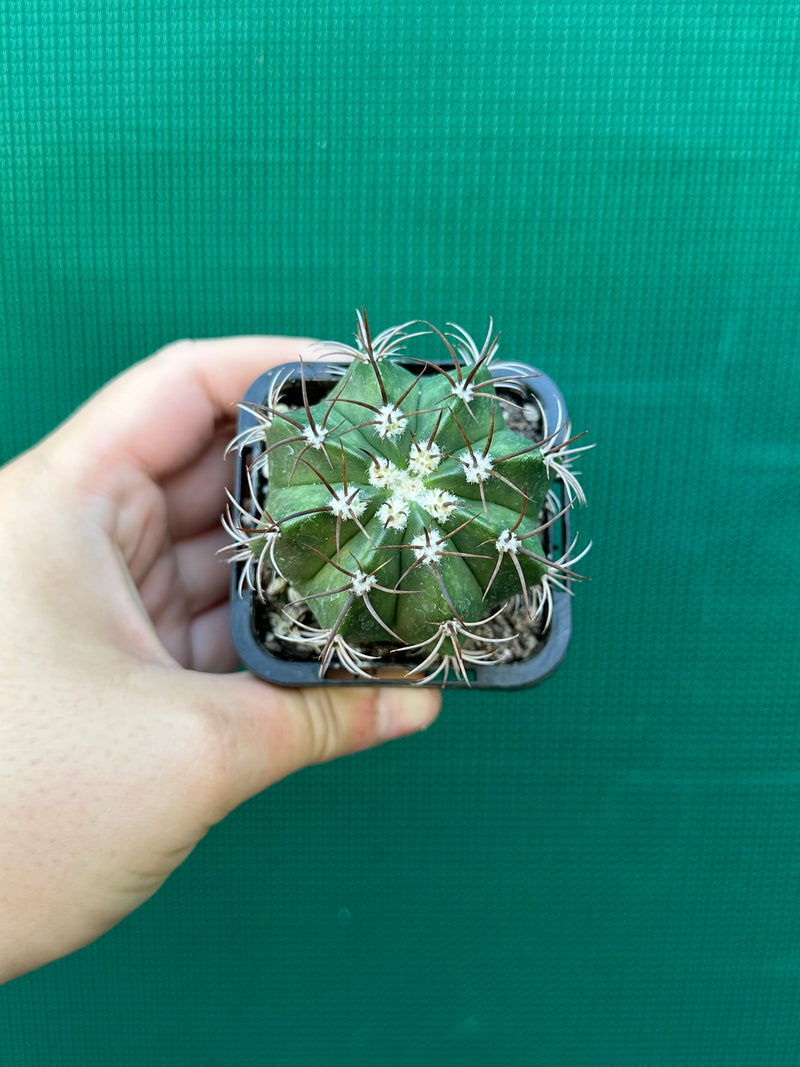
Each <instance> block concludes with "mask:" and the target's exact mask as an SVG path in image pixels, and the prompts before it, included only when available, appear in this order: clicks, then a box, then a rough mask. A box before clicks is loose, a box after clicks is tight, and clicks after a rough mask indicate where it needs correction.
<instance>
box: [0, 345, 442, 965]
mask: <svg viewBox="0 0 800 1067" xmlns="http://www.w3.org/2000/svg"><path fill="white" fill-rule="evenodd" d="M308 343H309V342H308V341H307V340H305V339H301V338H288V337H239V338H226V339H219V340H211V341H181V342H177V343H176V344H174V345H170V346H168V347H167V348H165V349H163V350H161V351H160V352H158V353H156V355H154V356H151V357H150V358H149V359H147V360H144V361H143V362H141V363H140V364H138V365H136V366H135V367H133V368H132V369H131V370H129V371H127V372H126V373H124V374H122V375H120V376H119V377H118V378H116V379H115V380H114V381H113V382H111V383H110V384H109V385H107V386H106V387H105V388H104V389H102V390H101V391H100V392H99V393H97V394H96V395H95V396H94V397H93V398H92V399H91V400H89V401H88V402H87V403H86V404H85V405H84V406H83V407H82V408H80V409H79V410H78V411H77V412H76V413H75V414H74V415H73V416H72V417H71V418H70V419H69V420H67V422H65V423H64V424H63V425H62V426H60V427H59V428H58V429H57V430H55V431H54V432H53V433H52V434H50V435H49V436H48V437H46V438H45V439H44V440H43V441H41V442H40V443H39V444H38V445H37V446H35V447H34V448H32V449H31V450H29V451H28V452H25V453H23V454H22V455H20V456H18V457H17V458H16V459H15V460H13V461H12V462H11V463H9V464H8V465H7V466H5V467H4V468H3V469H2V470H0V632H2V634H3V651H2V656H0V752H2V759H0V827H2V832H1V833H0V981H3V980H7V979H10V978H13V977H15V976H16V975H19V974H22V973H24V972H25V971H28V970H31V969H33V968H35V967H39V966H41V965H42V964H44V963H47V962H48V961H50V960H53V959H56V958H58V957H60V956H63V955H65V954H67V953H69V952H72V951H74V950H75V949H77V948H80V947H81V946H83V945H86V944H88V943H89V942H91V941H93V940H94V939H96V938H97V937H99V936H100V935H101V934H102V933H104V932H105V931H106V930H108V929H109V928H110V927H111V926H113V925H114V924H115V923H117V922H119V921H120V920H121V919H122V918H123V917H124V916H125V915H127V914H128V913H129V912H131V911H132V910H133V909H135V908H136V907H138V906H139V905H140V904H141V903H142V902H143V901H145V900H146V899H147V898H148V897H149V896H151V895H152V894H153V893H154V892H155V891H156V890H157V889H158V887H159V886H160V885H161V884H162V883H163V882H164V880H165V879H166V878H167V877H168V875H169V874H170V873H171V872H172V871H173V870H174V869H175V867H177V866H178V864H180V863H181V862H182V861H183V860H184V859H185V858H186V857H187V856H188V855H189V853H190V852H191V850H192V849H193V847H194V846H195V844H196V843H197V842H198V841H199V840H200V839H201V838H202V837H203V835H204V834H205V833H206V831H207V830H208V829H209V828H210V827H211V826H212V825H214V824H215V823H217V822H219V820H221V819H222V818H224V817H225V815H227V814H228V813H229V812H230V811H231V810H232V809H233V808H235V807H236V806H237V805H238V804H240V803H241V802H242V801H244V800H246V799H247V798H248V797H250V796H252V795H254V794H255V793H258V792H260V791H261V790H262V789H264V788H266V787H267V786H269V785H271V784H272V783H274V782H276V781H278V780H279V779H281V778H283V777H285V776H286V775H288V774H291V773H292V772H293V771H296V770H298V769H299V768H301V767H304V766H307V765H309V764H314V763H319V762H323V761H326V760H330V759H334V758H336V757H338V756H342V755H345V754H347V753H352V752H356V751H359V750H363V749H366V748H369V747H371V746H373V745H376V744H379V743H381V742H383V741H387V740H391V739H393V738H396V737H400V736H402V735H404V734H408V733H412V732H414V731H416V730H420V729H424V728H425V727H427V726H428V725H430V723H431V722H432V721H433V720H434V719H435V717H436V715H437V714H438V710H439V706H440V698H439V694H438V693H437V692H435V691H432V690H426V689H417V688H413V687H400V688H392V687H385V688H367V687H364V688H362V687H358V688H339V689H336V688H331V687H320V688H316V689H309V690H284V689H278V688H276V687H273V686H270V685H268V684H266V683H265V682H262V681H260V680H259V679H256V678H254V677H253V676H251V675H249V674H245V673H225V672H231V671H233V669H234V668H235V666H236V664H237V658H236V655H235V652H234V649H233V646H232V644H231V640H230V636H229V628H228V604H227V595H228V582H229V574H228V568H227V567H226V566H225V564H224V563H223V562H222V561H221V559H220V557H218V556H217V555H216V553H217V550H218V549H219V548H221V547H222V546H223V544H224V543H225V540H226V538H225V534H224V532H223V531H222V530H221V527H220V524H219V516H220V512H221V511H222V510H223V509H224V505H225V492H224V487H225V485H226V484H227V483H228V482H229V481H230V480H231V478H232V467H233V464H232V463H230V462H229V463H227V464H226V463H225V461H224V455H223V453H224V445H225V442H226V441H227V439H228V438H229V436H230V435H231V432H232V430H233V426H234V416H235V404H236V401H237V400H238V399H239V398H240V397H241V396H242V395H243V394H244V392H245V390H246V387H247V385H248V384H249V383H250V382H251V381H252V380H253V379H254V378H256V377H257V376H258V375H259V374H261V373H263V371H264V370H265V369H267V368H268V367H269V366H272V365H276V364H279V363H284V362H293V361H295V360H296V359H297V357H298V354H300V353H301V352H303V350H304V349H305V348H306V347H307V345H308ZM305 356H306V357H308V353H307V352H306V353H305Z"/></svg>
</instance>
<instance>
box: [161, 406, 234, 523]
mask: <svg viewBox="0 0 800 1067" xmlns="http://www.w3.org/2000/svg"><path fill="white" fill-rule="evenodd" d="M234 433H235V430H234V424H233V423H230V424H228V425H225V426H223V427H222V428H221V429H220V430H219V431H218V432H217V433H215V434H214V436H213V437H212V438H211V440H210V442H209V443H208V447H207V448H206V450H205V452H203V453H202V455H200V456H198V458H197V460H196V461H195V462H194V463H192V464H191V465H190V466H189V467H186V468H185V469H184V470H181V471H178V473H177V474H174V475H173V476H172V477H170V478H167V479H166V480H165V481H164V482H163V484H162V490H163V493H164V500H165V502H166V517H167V525H168V527H169V532H170V534H171V536H172V538H173V539H174V540H179V539H181V538H184V537H191V536H193V535H194V534H198V533H202V532H203V531H204V530H208V529H209V528H210V527H212V526H215V527H217V528H219V523H220V516H221V514H222V513H223V512H224V510H225V507H226V503H227V501H226V497H225V488H226V487H227V488H228V489H232V488H233V483H234V479H235V476H236V463H235V462H234V457H233V456H228V457H227V458H226V456H225V448H226V446H227V444H228V442H229V441H230V439H231V438H232V437H233V435H234Z"/></svg>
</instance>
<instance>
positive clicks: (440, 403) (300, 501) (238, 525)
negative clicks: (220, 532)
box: [223, 312, 588, 682]
mask: <svg viewBox="0 0 800 1067" xmlns="http://www.w3.org/2000/svg"><path fill="white" fill-rule="evenodd" d="M415 326H419V327H420V328H419V329H414V332H409V329H410V328H412V327H415ZM422 333H433V334H435V335H436V336H438V338H439V339H441V341H442V342H443V344H444V346H445V347H446V350H447V357H448V362H447V363H446V364H438V363H430V362H427V361H423V360H412V359H410V358H409V357H408V356H406V355H405V354H404V351H403V349H404V346H405V344H406V342H408V341H409V340H410V339H411V338H413V337H417V336H420V334H422ZM497 347H498V337H497V336H494V335H493V330H492V324H491V323H490V326H489V332H488V334H487V336H486V340H485V341H484V343H483V345H482V347H481V348H478V346H477V345H476V343H475V342H474V340H473V339H472V338H471V337H470V336H469V334H467V333H466V331H464V330H462V329H461V328H460V327H457V326H453V327H452V332H451V333H442V332H440V331H439V330H438V329H437V328H436V327H434V326H430V325H429V324H414V323H405V324H403V325H402V326H397V327H393V328H391V329H389V330H385V331H383V332H382V333H380V334H379V335H377V336H376V337H372V336H371V334H370V330H369V325H368V322H367V317H366V314H365V313H363V312H362V313H360V314H358V330H357V333H356V343H355V347H351V346H349V345H343V344H339V343H335V342H328V343H325V344H322V345H320V346H319V349H320V352H319V355H320V357H322V358H327V359H333V360H342V359H349V360H350V361H351V362H350V363H349V366H347V368H346V370H344V371H343V375H342V377H341V379H339V380H338V381H336V382H335V384H334V385H333V387H332V388H331V390H330V391H329V392H328V394H327V395H325V396H324V397H323V399H321V400H319V401H317V402H315V403H311V402H310V400H309V390H308V389H307V382H306V375H305V372H302V373H301V389H302V404H301V405H299V406H298V407H296V408H295V409H291V410H290V409H288V408H287V406H286V405H285V404H283V403H282V402H281V394H282V390H283V388H284V387H285V383H286V378H285V377H284V378H281V377H279V378H278V380H277V383H276V385H275V386H274V388H273V389H272V391H271V394H270V396H269V397H267V399H266V402H265V403H264V404H263V405H260V406H257V407H256V406H254V407H251V408H250V410H251V412H252V414H253V416H254V418H255V426H254V427H253V428H252V429H250V430H248V431H246V432H245V433H243V434H240V435H239V437H237V438H235V439H234V441H233V442H232V447H235V448H238V449H240V450H241V449H243V448H247V447H249V448H253V449H254V454H255V459H254V461H253V462H252V463H251V466H250V470H249V475H248V477H249V481H250V502H251V503H250V507H249V509H248V508H245V506H244V505H242V504H240V503H237V502H236V501H234V500H233V498H231V502H232V504H231V509H229V511H228V514H227V516H226V517H225V519H224V520H223V523H224V525H225V528H226V530H227V531H228V533H229V534H230V535H231V537H232V538H233V543H232V544H231V545H230V546H228V551H229V556H230V559H231V560H232V561H235V562H237V563H239V564H241V574H240V578H239V590H240V593H241V592H242V590H243V588H244V586H245V585H247V586H249V587H251V588H252V589H253V590H255V591H256V592H257V593H258V595H259V596H261V597H262V598H263V596H264V593H265V589H266V588H267V586H268V585H269V584H270V583H273V582H275V581H276V580H277V581H279V582H280V581H283V582H285V583H287V584H288V587H289V592H290V596H289V600H290V602H291V604H292V605H294V606H295V609H296V607H297V605H304V606H305V607H306V608H307V609H308V610H309V611H310V613H311V615H312V616H313V619H314V624H310V623H309V622H304V621H302V620H297V612H296V610H295V614H294V618H295V620H296V621H295V625H294V626H293V627H292V629H291V631H289V632H287V633H286V634H284V637H285V638H286V639H287V640H290V641H295V642H297V643H300V644H303V645H308V646H311V647H313V648H314V649H315V650H317V651H318V653H319V657H320V660H321V668H320V671H321V673H324V672H325V671H326V670H327V669H328V667H329V666H330V665H331V664H332V663H334V662H336V663H337V664H338V665H340V666H342V667H343V668H344V669H346V670H348V671H350V672H351V673H354V674H357V675H359V676H362V677H371V675H370V673H369V672H370V668H371V666H372V664H373V661H374V658H375V657H374V655H373V653H374V652H375V650H376V649H380V650H386V651H388V650H392V651H394V652H397V653H399V654H400V655H401V656H405V657H406V658H412V659H413V658H415V659H416V661H417V662H416V663H415V664H414V666H413V667H412V671H411V672H409V673H413V674H414V676H415V677H417V678H418V679H419V680H421V681H423V682H424V681H430V680H431V679H434V678H436V677H437V676H439V675H442V676H443V677H444V678H446V676H447V673H448V672H449V671H450V670H451V669H452V670H453V671H454V672H455V674H456V675H457V676H458V677H460V678H462V679H463V680H464V681H468V677H467V671H468V666H469V664H470V663H480V662H487V661H492V660H494V659H496V658H497V657H498V655H499V654H500V651H501V649H500V646H501V645H502V644H503V643H504V642H505V641H508V640H510V638H507V637H506V638H499V639H498V638H497V637H496V636H490V635H489V634H488V633H487V632H486V623H487V622H488V621H490V620H491V619H492V618H493V616H494V614H495V613H496V610H497V608H498V606H500V605H504V604H506V603H507V602H509V601H512V600H513V601H515V602H517V603H518V605H519V607H522V608H524V611H525V612H526V614H527V615H528V616H529V617H531V618H539V619H540V620H541V625H542V628H546V626H547V625H548V621H549V615H550V610H551V607H552V590H553V588H554V587H556V588H562V589H563V588H567V587H568V583H569V581H570V580H571V579H574V578H577V577H580V576H579V575H577V574H576V573H575V571H574V569H573V564H574V563H575V562H576V561H577V559H578V558H579V557H577V556H574V554H573V553H574V543H573V545H571V546H570V549H569V550H568V551H567V552H565V553H564V555H563V556H562V557H561V558H560V559H555V560H554V559H551V558H548V556H547V555H546V553H545V550H544V548H543V545H542V538H543V535H545V534H546V531H547V530H548V529H549V528H550V526H551V525H552V524H553V523H554V522H555V521H556V520H557V519H558V518H560V516H561V515H562V514H563V513H564V511H566V510H567V509H568V508H569V507H571V506H572V504H573V503H574V502H575V501H579V502H581V503H583V502H585V501H584V496H583V492H582V490H581V488H580V484H579V482H578V480H577V477H576V472H575V471H573V470H572V469H571V464H572V462H573V460H574V459H575V457H576V456H577V455H578V454H579V453H580V452H582V451H584V450H585V448H586V447H588V446H578V447H575V446H574V441H575V439H574V438H572V439H570V438H569V431H568V429H567V428H565V427H563V426H561V427H557V428H555V430H554V431H553V432H551V431H550V430H549V428H548V427H546V426H545V427H544V428H543V431H542V434H541V438H540V439H539V440H537V441H531V440H530V439H529V438H528V437H525V436H522V435H521V434H519V433H517V432H515V431H513V430H511V429H509V428H508V427H507V426H506V424H505V421H504V418H503V414H502V409H501V405H500V401H499V398H498V394H497V392H496V387H497V386H501V387H503V386H505V388H506V389H512V390H513V389H514V385H515V382H516V381H518V379H519V375H517V374H515V373H511V374H508V375H505V376H504V375H503V373H502V372H500V373H499V374H498V373H497V372H495V371H494V368H493V367H492V361H493V360H494V358H495V356H496V353H497ZM556 481H558V482H560V484H561V486H562V489H563V491H562V493H561V496H557V495H556V494H555V493H554V491H553V489H554V483H555V482H556ZM266 484H268V498H266V496H265V493H264V485H266ZM563 500H565V501H566V503H564V504H563V507H562V506H561V505H562V501H563ZM267 508H268V510H267ZM581 555H583V553H581Z"/></svg>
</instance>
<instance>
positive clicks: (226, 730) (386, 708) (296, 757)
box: [189, 674, 441, 818]
mask: <svg viewBox="0 0 800 1067" xmlns="http://www.w3.org/2000/svg"><path fill="white" fill-rule="evenodd" d="M189 678H190V681H191V684H193V685H196V686H198V689H199V688H200V687H202V694H203V701H204V706H205V708H206V709H207V710H208V712H209V713H210V719H209V721H210V722H212V724H213V731H214V735H215V736H216V737H217V738H218V741H217V744H218V745H219V753H220V755H221V758H222V774H221V786H222V788H221V796H220V798H219V800H218V802H219V804H220V806H221V809H222V810H221V811H220V814H219V816H218V817H219V818H221V817H222V816H223V815H224V814H226V812H227V811H228V810H230V809H232V808H233V807H235V806H236V805H237V804H240V803H241V802H242V801H244V800H246V799H247V798H248V797H250V796H253V795H254V794H255V793H258V792H260V791H261V790H262V789H265V788H266V787H267V786H269V785H271V784H272V783H273V782H276V781H278V780H279V779H281V778H283V777H285V776H286V775H287V774H291V773H292V772H293V771H296V770H299V769H300V768H301V767H305V766H308V765H309V764H313V763H321V762H324V761H327V760H331V759H335V758H337V757H338V756H343V755H347V754H348V753H351V752H357V751H360V750H363V749H366V748H370V747H372V746H374V745H378V744H381V743H382V742H384V741H389V740H392V739H393V738H397V737H402V736H403V735H405V734H410V733H414V732H416V731H418V730H422V729H425V728H426V727H427V726H429V725H430V724H431V723H432V722H433V721H434V719H435V718H436V716H437V715H438V713H439V709H440V706H441V693H440V692H439V691H438V690H434V689H421V688H415V687H413V686H398V687H390V686H385V687H373V688H362V687H360V686H359V687H353V688H347V687H338V688H337V687H334V686H329V685H327V686H320V687H319V688H313V689H298V690H291V689H280V688H277V687H274V686H270V685H267V684H266V683H264V682H261V681H259V680H258V679H257V678H255V677H253V676H252V675H246V674H238V675H230V676H221V675H220V676H209V675H207V676H204V677H203V678H202V679H201V677H200V676H198V675H194V676H189Z"/></svg>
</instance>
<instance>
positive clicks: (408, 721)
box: [378, 686, 442, 741]
mask: <svg viewBox="0 0 800 1067" xmlns="http://www.w3.org/2000/svg"><path fill="white" fill-rule="evenodd" d="M441 699H442V698H441V693H440V692H439V690H438V689H411V688H407V687H406V686H398V687H394V686H384V687H383V688H382V689H381V691H380V693H379V695H378V733H379V736H380V737H381V739H382V740H383V741H390V740H391V739H392V738H393V737H404V736H405V735H406V734H413V733H416V732H417V731H418V730H424V729H425V727H426V726H430V724H431V723H432V722H433V720H434V719H435V718H436V716H437V715H438V713H439V706H440V704H441Z"/></svg>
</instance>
